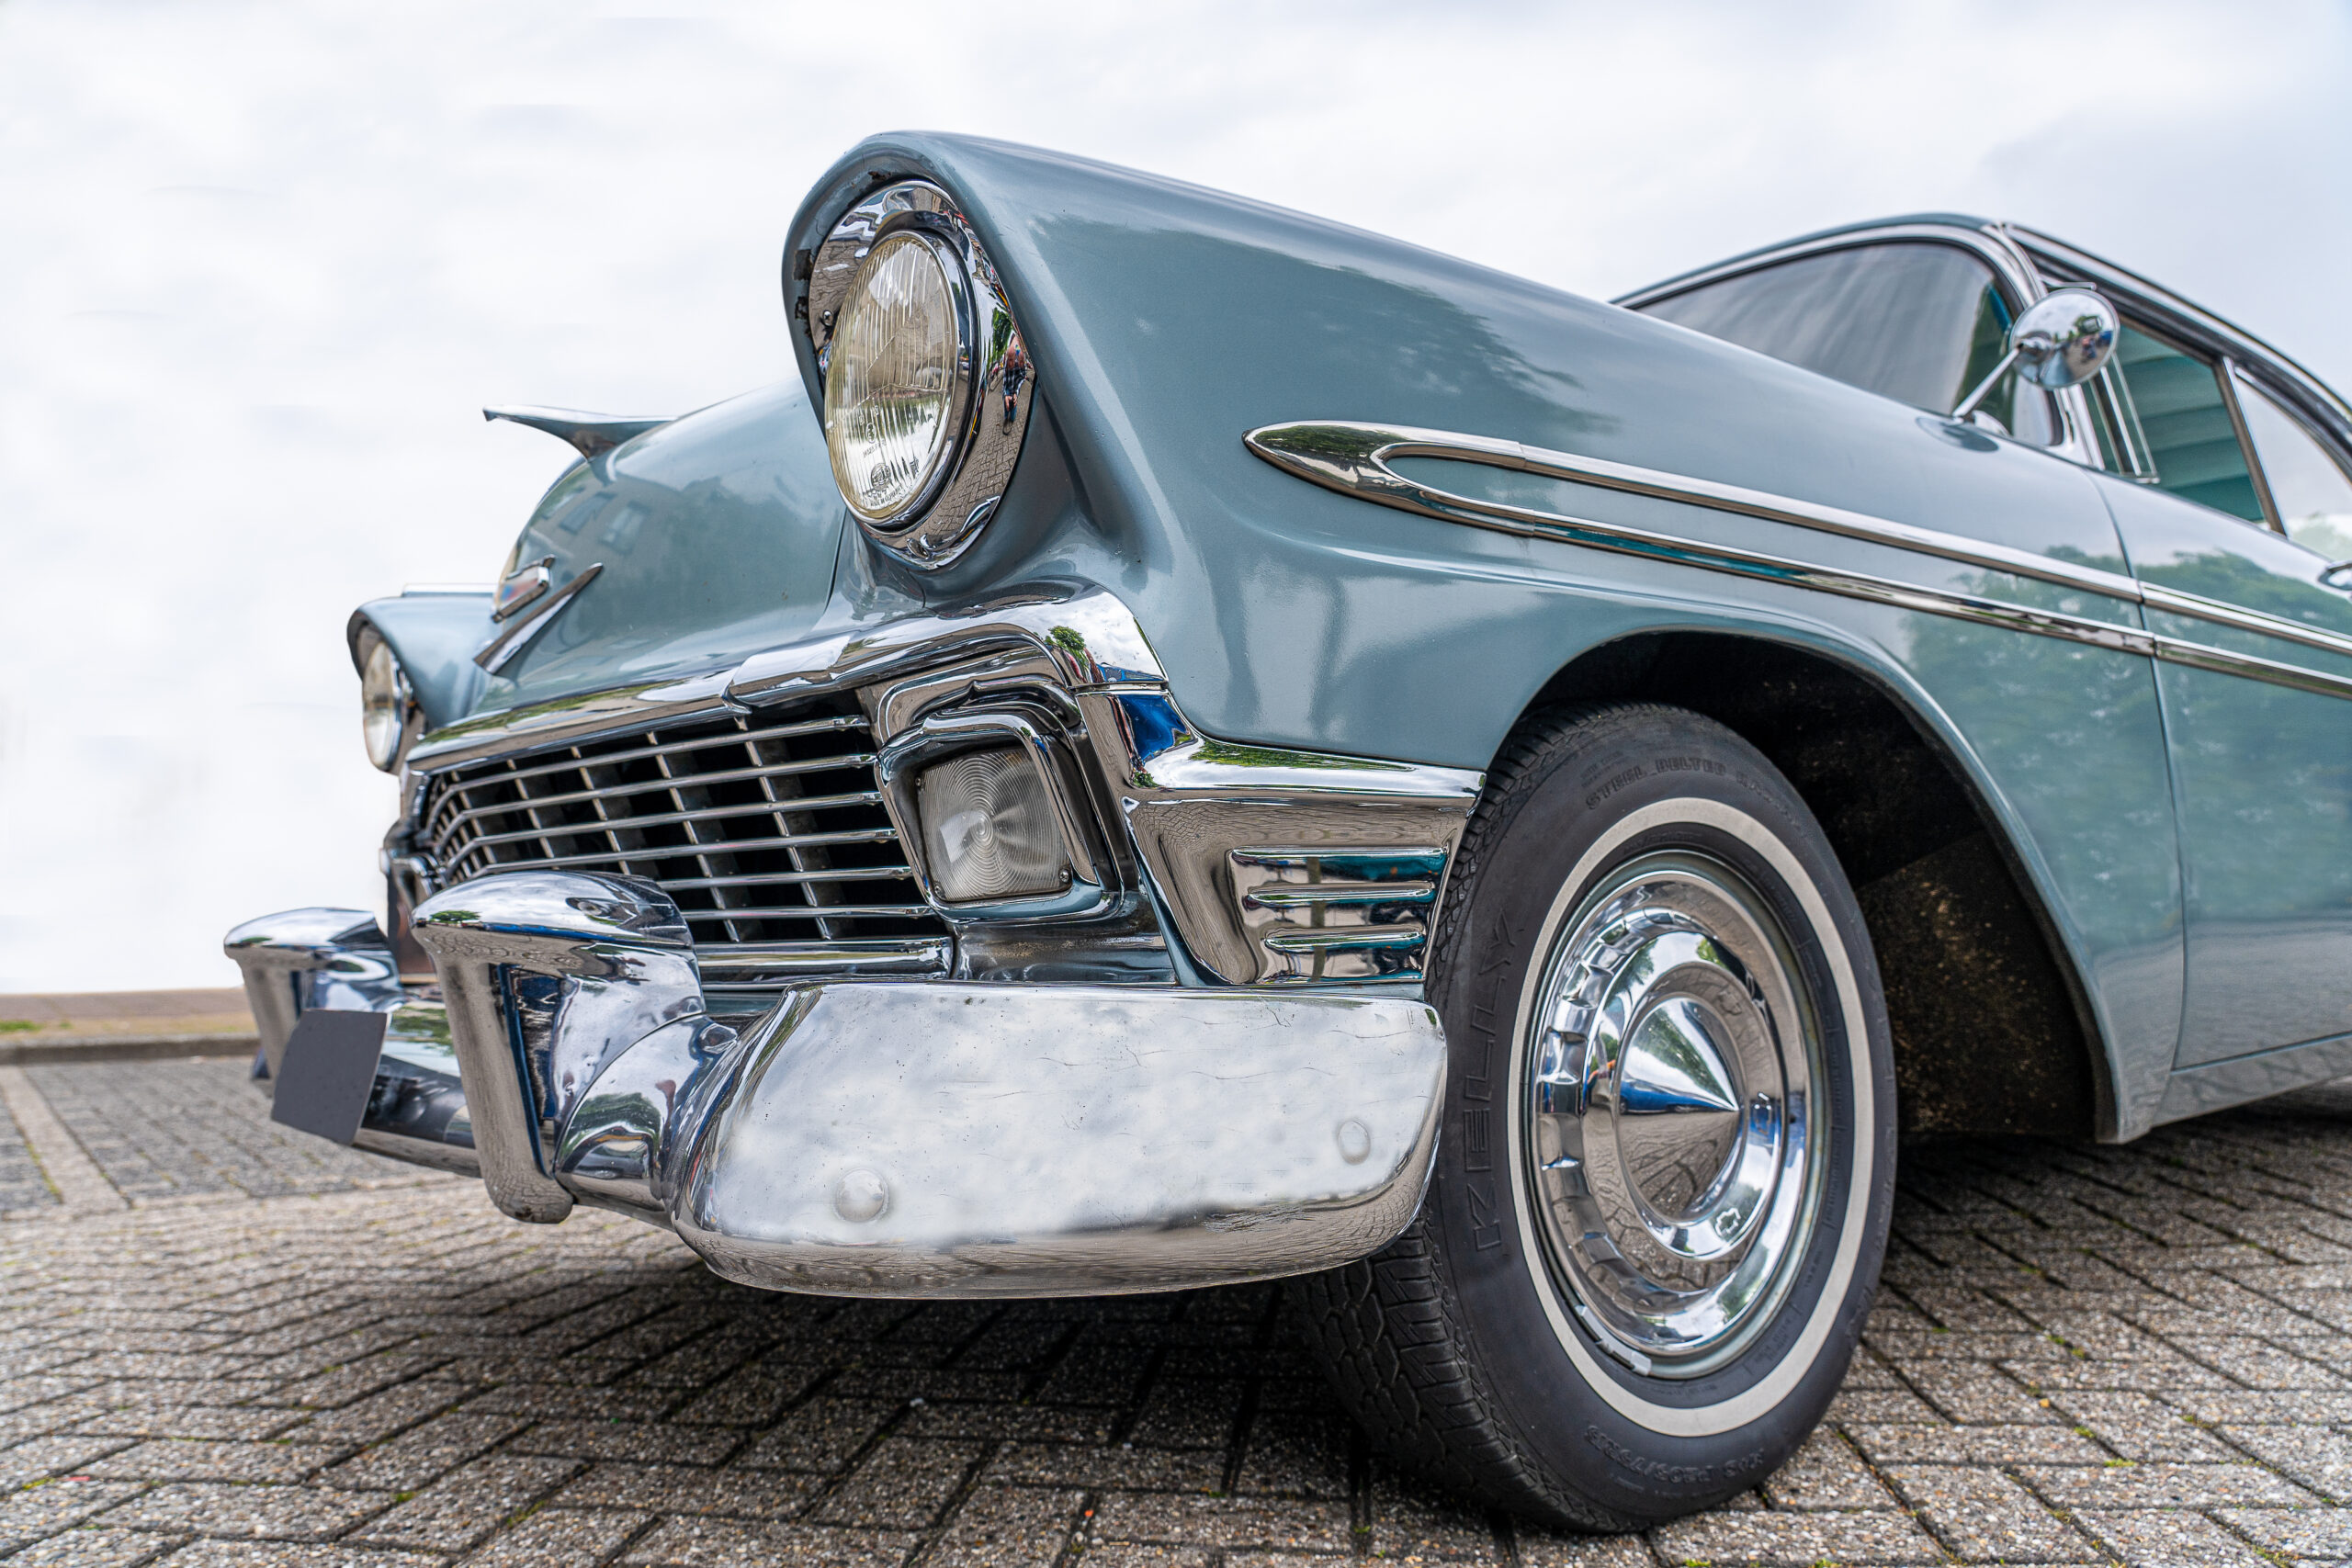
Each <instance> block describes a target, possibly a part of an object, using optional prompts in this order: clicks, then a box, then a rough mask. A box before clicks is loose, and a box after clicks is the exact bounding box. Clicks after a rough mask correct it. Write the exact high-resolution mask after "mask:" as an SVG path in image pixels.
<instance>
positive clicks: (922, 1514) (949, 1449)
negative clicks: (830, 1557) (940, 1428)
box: [815, 1438, 988, 1529]
mask: <svg viewBox="0 0 2352 1568" xmlns="http://www.w3.org/2000/svg"><path fill="white" fill-rule="evenodd" d="M987 1451H988V1450H987V1449H986V1448H985V1447H983V1446H982V1445H981V1444H978V1443H966V1442H945V1441H940V1442H927V1441H918V1440H916V1439H914V1438H885V1439H884V1440H883V1441H882V1442H881V1443H880V1444H879V1445H878V1446H876V1449H875V1450H874V1451H873V1452H872V1453H871V1454H869V1455H868V1456H867V1457H866V1458H865V1461H863V1462H862V1463H860V1464H859V1465H858V1467H857V1469H856V1470H855V1471H854V1472H851V1474H850V1475H849V1476H848V1478H847V1479H845V1480H843V1481H842V1483H840V1484H839V1485H837V1486H836V1487H834V1489H833V1490H832V1491H831V1492H830V1493H828V1494H827V1495H825V1498H824V1501H823V1502H822V1503H821V1504H820V1505H819V1506H818V1509H817V1513H816V1516H815V1517H817V1518H818V1519H819V1520H820V1521H821V1522H823V1523H826V1524H842V1525H869V1526H880V1527H885V1528H888V1529H925V1528H927V1527H929V1526H930V1525H932V1524H933V1522H935V1520H936V1518H937V1516H938V1514H939V1511H940V1510H941V1509H942V1508H944V1506H946V1504H947V1499H948V1497H949V1496H950V1495H952V1494H953V1493H954V1492H955V1491H956V1488H957V1487H958V1486H960V1485H962V1484H963V1481H964V1473H965V1472H966V1471H967V1470H968V1469H969V1468H970V1467H971V1465H972V1464H973V1463H974V1462H975V1461H978V1459H980V1458H981V1457H982V1456H983V1455H984V1454H985V1453H986V1452H987Z"/></svg>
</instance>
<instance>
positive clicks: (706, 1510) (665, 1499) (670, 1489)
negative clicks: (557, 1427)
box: [554, 1464, 820, 1519]
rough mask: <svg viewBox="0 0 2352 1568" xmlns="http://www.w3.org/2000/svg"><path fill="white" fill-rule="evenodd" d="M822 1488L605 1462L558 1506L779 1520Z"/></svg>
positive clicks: (751, 1473)
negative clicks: (632, 1509)
mask: <svg viewBox="0 0 2352 1568" xmlns="http://www.w3.org/2000/svg"><path fill="white" fill-rule="evenodd" d="M819 1485H820V1482H819V1480H818V1478H817V1477H815V1476H811V1475H803V1474H799V1473H797V1472H792V1471H778V1470H739V1469H729V1470H706V1469H702V1468H699V1467H695V1466H688V1465H679V1464H600V1465H597V1466H595V1467H594V1468H593V1469H591V1470H590V1471H589V1472H587V1473H586V1474H585V1475H582V1477H580V1479H579V1480H577V1481H575V1482H573V1483H571V1485H569V1486H567V1487H565V1488H564V1489H563V1491H561V1492H560V1493H559V1494H557V1495H556V1497H555V1499H554V1503H555V1506H560V1507H607V1508H648V1509H659V1510H661V1511H662V1512H663V1513H671V1514H727V1515H732V1516H735V1517H741V1518H752V1519H775V1518H784V1517H788V1516H790V1515H792V1514H796V1513H798V1512H799V1511H800V1508H801V1506H802V1505H803V1504H804V1503H806V1502H807V1501H808V1499H809V1495H811V1494H812V1493H814V1492H815V1491H816V1490H817V1488H818V1486H819Z"/></svg>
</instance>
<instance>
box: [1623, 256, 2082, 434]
mask: <svg viewBox="0 0 2352 1568" xmlns="http://www.w3.org/2000/svg"><path fill="white" fill-rule="evenodd" d="M1641 309H1642V311H1643V313H1644V314H1645V315H1652V316H1657V317H1658V318H1660V319H1661V320H1664V321H1673V322H1676V323H1678V324H1679V325H1681V326H1686V327H1689V328H1691V329H1692V330H1693V331H1695V332H1702V333H1706V334H1707V335H1708V336H1710V337H1719V338H1722V339H1724V341H1725V342H1727V343H1736V344H1739V345H1740V346H1741V347H1742V348H1752V349H1754V350H1755V351H1756V352H1757V353H1758V354H1769V355H1771V356H1772V357H1773V358H1775V359H1783V360H1786V361H1788V362H1789V363H1790V364H1792V365H1801V366H1803V367H1804V368H1806V369H1807V370H1814V371H1818V372H1819V373H1820V374H1822V375H1824V376H1828V377H1831V378H1835V379H1837V380H1840V381H1844V382H1846V383H1848V384H1849V385H1850V386H1855V387H1860V388H1863V389H1867V390H1870V391H1873V392H1877V393H1879V394H1881V395H1882V396H1884V397H1889V398H1893V399H1894V400H1896V401H1897V402H1905V403H1909V404H1910V405H1911V406H1912V407H1914V408H1919V409H1926V410H1927V411H1928V412H1930V413H1948V412H1951V409H1952V408H1953V406H1954V405H1955V404H1957V403H1958V402H1959V401H1960V400H1961V399H1962V398H1963V397H1965V396H1966V395H1967V394H1968V392H1969V391H1970V390H1971V389H1973V388H1974V387H1975V385H1976V383H1977V382H1978V381H1980V380H1982V379H1983V378H1985V376H1986V375H1987V374H1989V373H1990V372H1991V371H1992V368H1993V367H1994V366H1996V365H1997V364H1999V363H2000V359H2001V355H2002V353H2003V352H2004V348H2005V339H2006V337H2007V333H2008V330H2009V320H2010V310H2009V306H2008V302H2007V300H2006V299H2002V297H2001V290H2000V288H1999V286H1998V284H1996V282H1995V281H1994V277H1993V269H1992V268H1990V267H1988V266H1986V265H1985V264H1984V263H1983V262H1981V261H1979V260H1977V259H1976V258H1975V257H1974V256H1973V255H1971V254H1968V253H1967V252H1966V251H1963V250H1962V249H1960V248H1959V247H1958V246H1956V245H1939V244H1934V243H1926V242H1904V243H1895V244H1881V245H1855V246H1850V247H1849V248H1847V249H1844V250H1837V251H1823V252H1820V253H1819V254H1815V255H1809V256H1800V257H1798V258H1797V259H1796V260H1794V261H1786V262H1781V263H1779V264H1777V265H1772V266H1767V267H1758V269H1757V270H1756V271H1754V272H1744V273H1741V274H1739V275H1738V276H1734V277H1726V278H1724V279H1722V280H1721V281H1719V282H1715V283H1707V284H1702V285H1701V286H1700V287H1698V288H1692V289H1688V290H1686V291H1684V292H1683V293H1680V294H1676V295H1672V296H1670V297H1668V298H1667V299H1659V300H1656V301H1654V302H1652V303H1650V304H1647V305H1644V306H1642V307H1641ZM1981 408H1982V410H1983V412H1987V413H1989V414H1991V415H1992V416H1993V417H1994V418H1995V419H1996V420H1998V421H1999V422H2000V423H2001V427H2002V428H2003V429H2004V430H2007V431H2011V432H2014V433H2015V434H2016V435H2017V437H2018V439H2019V440H2020V441H2030V442H2032V443H2034V444H2035V445H2037V446H2049V445H2050V444H2051V443H2052V442H2053V441H2055V440H2057V438H2058V423H2057V418H2056V413H2055V411H2054V410H2053V409H2052V407H2051V403H2050V396H2049V394H2048V393H2046V392H2043V391H2040V390H2038V389H2034V388H2031V387H2026V388H2019V387H2018V385H2017V378H2015V377H2009V378H2005V380H2004V382H2003V384H2002V385H2001V386H1999V387H1997V388H1996V389H1994V391H1993V394H1992V395H1991V396H1990V397H1988V398H1986V399H1985V401H1984V403H1983V404H1982V405H1981Z"/></svg>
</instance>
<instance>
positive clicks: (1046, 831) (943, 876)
mask: <svg viewBox="0 0 2352 1568" xmlns="http://www.w3.org/2000/svg"><path fill="white" fill-rule="evenodd" d="M915 800H916V809H917V811H918V813H919V814H920V815H921V817H922V840H923V858H924V860H925V861H926V862H927V863H928V864H929V866H930V870H931V879H932V884H933V890H934V891H935V892H936V893H937V894H938V897H939V898H940V899H941V901H942V902H944V903H948V904H977V903H985V902H994V901H996V900H1000V899H1005V898H1027V897H1037V896H1039V895H1041V894H1048V893H1058V892H1060V891H1061V890H1062V889H1064V888H1066V887H1068V886H1069V884H1070V875H1071V873H1070V865H1069V856H1068V854H1067V853H1066V852H1064V850H1063V847H1062V838H1061V833H1060V830H1059V829H1057V826H1056V824H1055V820H1054V807H1053V802H1052V801H1051V800H1050V799H1049V798H1048V797H1047V795H1046V781H1045V779H1044V778H1043V777H1042V776H1040V775H1039V773H1038V772H1037V769H1036V766H1035V764H1034V763H1033V762H1032V761H1030V759H1029V758H1028V757H1026V756H1024V755H1023V753H1022V752H1020V751H1018V750H1013V749H1012V748H1010V747H1006V748H1002V749H1001V750H987V751H963V752H958V753H957V754H956V755H955V756H953V757H950V758H948V759H947V760H946V761H943V762H939V763H937V764H935V765H933V766H932V767H929V768H925V769H924V770H923V771H922V773H920V774H919V775H917V777H916V779H915Z"/></svg>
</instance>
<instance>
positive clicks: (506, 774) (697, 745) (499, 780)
mask: <svg viewBox="0 0 2352 1568" xmlns="http://www.w3.org/2000/svg"><path fill="white" fill-rule="evenodd" d="M864 728H865V716H863V715H850V716H842V717H835V718H825V719H816V720H811V721H809V722H808V723H805V724H780V725H775V726H772V727H771V728H765V729H747V730H745V731H744V732H743V733H742V734H741V735H734V736H725V737H721V738H720V739H718V740H715V741H714V740H672V741H667V742H665V743H663V744H661V745H657V746H635V747H631V748H630V749H629V750H626V751H605V752H600V753H597V754H595V755H593V756H590V757H588V758H587V759H586V760H587V761H589V762H591V763H593V764H596V765H599V766H606V765H611V764H614V763H619V762H635V761H643V760H644V759H646V758H648V757H669V756H674V755H675V754H676V753H678V752H680V751H693V750H700V749H702V748H705V747H708V746H714V745H724V746H732V745H738V744H741V743H745V742H757V741H762V740H770V739H785V738H786V737H789V736H795V735H820V734H832V733H834V732H836V731H839V730H843V729H864ZM492 766H493V767H495V766H496V764H494V763H493V764H492ZM578 766H580V761H579V760H577V759H574V760H570V761H561V762H550V763H547V764H545V765H543V766H538V767H530V768H516V769H514V770H513V771H511V772H510V771H507V770H504V769H500V770H499V771H498V772H496V773H490V774H488V775H487V776H485V777H481V778H477V779H475V780H473V781H472V782H473V783H474V784H504V783H506V782H508V781H509V780H513V779H536V778H543V777H545V776H546V775H547V774H548V773H563V772H565V771H566V770H568V769H572V768H577V767H578Z"/></svg>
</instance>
